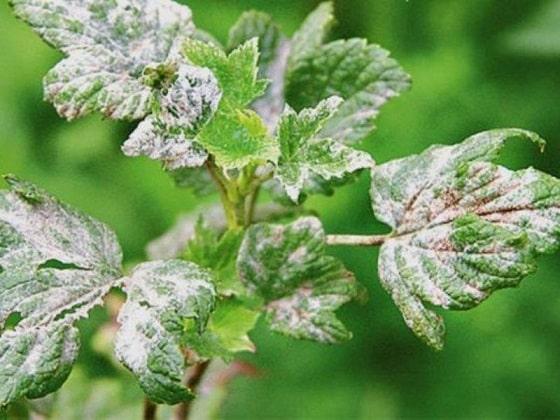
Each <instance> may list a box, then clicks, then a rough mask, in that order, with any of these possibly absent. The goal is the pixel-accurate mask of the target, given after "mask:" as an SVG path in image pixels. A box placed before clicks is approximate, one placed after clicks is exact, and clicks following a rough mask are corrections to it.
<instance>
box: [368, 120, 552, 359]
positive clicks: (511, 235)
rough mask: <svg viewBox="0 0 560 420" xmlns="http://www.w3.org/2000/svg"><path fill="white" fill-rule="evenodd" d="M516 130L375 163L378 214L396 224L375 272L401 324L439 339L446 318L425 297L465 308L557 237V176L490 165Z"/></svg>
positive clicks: (524, 268)
mask: <svg viewBox="0 0 560 420" xmlns="http://www.w3.org/2000/svg"><path fill="white" fill-rule="evenodd" d="M517 137H520V138H525V139H531V140H533V141H535V142H537V143H538V144H540V145H542V144H543V141H542V139H540V138H539V137H538V136H537V135H536V134H533V133H530V132H526V131H523V130H516V129H506V130H494V131H488V132H484V133H480V134H477V135H475V136H472V137H470V138H468V139H467V140H465V141H464V142H463V143H461V144H459V145H456V146H435V147H432V148H430V149H428V150H427V151H425V152H424V153H422V154H420V155H416V156H411V157H408V158H404V159H400V160H396V161H392V162H389V163H387V164H385V165H381V166H378V167H377V168H375V169H374V170H373V172H372V174H373V175H372V177H373V182H372V200H373V209H374V212H375V215H376V216H377V218H379V219H380V220H381V221H383V222H385V223H387V224H388V225H389V226H391V227H392V228H393V234H392V236H391V237H390V239H389V240H387V241H386V242H385V244H384V245H383V246H382V248H381V251H380V261H379V276H380V279H381V282H382V284H383V286H384V287H385V288H386V289H387V291H388V292H389V293H390V294H391V296H392V297H393V300H394V301H395V303H396V305H397V306H398V308H399V309H400V311H401V312H402V314H403V317H404V319H405V321H406V323H407V325H408V326H409V327H410V328H411V329H412V330H413V331H414V333H415V334H416V335H418V336H419V337H420V338H422V339H423V340H424V341H426V342H427V343H428V344H430V345H431V346H433V347H435V348H437V349H439V348H441V347H442V346H443V337H444V325H443V320H442V319H441V318H440V317H439V316H438V315H437V314H436V313H435V312H434V311H433V310H432V309H430V308H429V307H427V306H426V304H429V305H434V306H440V307H443V308H446V309H469V308H472V307H474V306H477V305H478V304H479V303H480V302H482V301H483V300H485V299H486V298H488V297H489V296H490V295H491V294H492V292H494V291H496V290H498V289H502V288H506V287H514V286H517V285H518V284H519V282H520V281H521V280H522V279H523V278H524V277H525V276H527V275H528V274H530V273H532V272H533V271H535V269H536V266H535V257H536V256H537V255H539V254H543V253H550V252H552V251H554V250H556V249H557V247H558V244H559V241H560V181H559V180H557V179H556V178H553V177H552V176H549V175H546V174H544V173H542V172H539V171H537V170H535V169H532V168H531V169H525V170H520V171H511V170H509V169H506V168H504V167H501V166H498V165H495V164H493V163H490V162H491V161H492V160H494V159H496V158H497V156H498V153H499V151H500V150H501V148H502V147H503V145H504V142H505V141H506V140H507V139H509V138H517Z"/></svg>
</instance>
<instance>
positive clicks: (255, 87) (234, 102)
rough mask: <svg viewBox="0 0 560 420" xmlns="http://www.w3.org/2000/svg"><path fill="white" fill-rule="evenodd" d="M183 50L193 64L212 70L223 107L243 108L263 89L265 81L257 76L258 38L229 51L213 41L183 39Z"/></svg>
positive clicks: (262, 91)
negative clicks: (221, 94) (225, 50)
mask: <svg viewBox="0 0 560 420" xmlns="http://www.w3.org/2000/svg"><path fill="white" fill-rule="evenodd" d="M183 53H184V55H185V58H186V59H187V60H188V61H189V62H191V63H192V64H194V65H195V66H199V67H205V68H208V69H210V70H211V71H212V72H213V73H214V75H215V76H216V78H217V79H218V82H219V84H220V87H221V89H222V91H223V102H224V107H230V108H234V109H241V108H244V107H245V106H247V105H249V104H250V103H251V102H252V101H253V100H254V99H256V98H257V97H259V96H261V95H262V94H263V93H264V91H265V89H266V83H265V82H264V81H262V80H259V79H258V78H257V74H258V60H259V50H258V39H257V38H253V39H251V40H249V41H247V42H246V43H244V44H243V45H241V46H239V47H238V48H236V49H235V50H233V51H232V52H231V53H230V54H229V55H226V53H225V52H224V51H223V50H221V49H220V48H219V47H217V46H216V45H213V44H207V43H204V42H202V41H198V40H194V39H189V40H187V41H186V42H185V43H184V47H183Z"/></svg>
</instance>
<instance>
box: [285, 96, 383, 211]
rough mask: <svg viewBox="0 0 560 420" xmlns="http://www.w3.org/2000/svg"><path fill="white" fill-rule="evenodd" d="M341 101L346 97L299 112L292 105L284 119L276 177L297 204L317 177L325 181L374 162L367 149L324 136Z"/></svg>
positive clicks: (341, 176)
mask: <svg viewBox="0 0 560 420" xmlns="http://www.w3.org/2000/svg"><path fill="white" fill-rule="evenodd" d="M341 103H342V99H341V98H338V97H336V96H335V97H332V98H329V99H327V100H324V101H322V102H321V103H319V105H317V107H316V108H314V109H304V110H303V111H301V112H300V113H299V114H297V113H296V112H295V111H293V110H292V109H291V108H288V109H287V110H286V111H285V112H284V114H283V115H282V118H281V119H280V123H279V127H278V142H279V143H280V159H279V161H278V169H277V171H276V173H275V178H276V179H277V180H278V181H279V182H280V184H281V185H282V187H283V188H284V189H285V191H286V193H287V194H288V196H289V197H290V199H291V200H292V201H294V202H296V203H297V202H298V200H299V197H300V194H301V192H302V190H303V189H304V187H305V186H306V184H310V183H312V182H314V180H315V178H320V179H321V180H324V181H330V180H333V179H342V178H344V177H345V176H346V175H348V174H351V173H353V172H356V171H358V170H360V169H364V168H370V167H372V166H373V164H374V162H373V159H372V158H371V157H370V156H369V155H368V154H367V153H366V152H361V151H357V150H354V149H352V148H350V147H347V146H344V145H343V144H342V143H339V142H337V141H334V140H331V139H328V138H322V137H320V133H321V129H322V128H323V126H324V124H325V123H328V120H329V119H330V118H331V117H332V116H333V114H335V113H336V112H337V110H338V109H339V107H340V105H341Z"/></svg>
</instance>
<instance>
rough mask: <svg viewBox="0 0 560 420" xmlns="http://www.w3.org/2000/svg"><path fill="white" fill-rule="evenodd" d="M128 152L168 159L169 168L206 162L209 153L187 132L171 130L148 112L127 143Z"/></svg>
mask: <svg viewBox="0 0 560 420" xmlns="http://www.w3.org/2000/svg"><path fill="white" fill-rule="evenodd" d="M122 151H123V153H124V154H125V155H126V156H130V157H137V156H147V157H149V158H150V159H153V160H159V161H161V162H163V163H164V165H165V168H166V169H169V170H176V169H181V168H197V167H200V166H202V165H204V163H205V162H206V159H208V153H207V152H206V151H205V150H204V149H203V148H202V146H200V145H199V144H197V143H196V142H194V141H193V140H189V139H187V138H186V137H185V135H184V134H183V133H178V134H170V133H169V132H168V131H166V130H165V129H162V128H160V127H158V125H157V122H156V121H155V118H154V117H152V116H148V117H147V118H146V119H145V120H144V121H142V122H141V123H140V124H139V125H138V127H137V128H136V130H134V131H133V132H132V134H131V135H130V137H129V139H128V140H127V141H126V142H125V143H124V144H123V146H122Z"/></svg>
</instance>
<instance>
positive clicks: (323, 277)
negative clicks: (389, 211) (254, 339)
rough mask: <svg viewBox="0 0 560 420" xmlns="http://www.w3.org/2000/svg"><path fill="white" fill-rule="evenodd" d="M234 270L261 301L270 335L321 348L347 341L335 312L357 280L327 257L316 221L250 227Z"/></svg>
mask: <svg viewBox="0 0 560 420" xmlns="http://www.w3.org/2000/svg"><path fill="white" fill-rule="evenodd" d="M237 267H238V272H239V276H240V278H241V281H242V282H243V283H244V285H245V286H246V287H247V288H248V289H249V290H251V291H253V292H254V293H256V294H257V295H259V296H261V297H262V298H263V299H264V300H265V302H266V311H267V314H268V316H267V319H268V321H269V324H270V326H271V328H272V329H273V330H274V331H278V332H281V333H283V334H286V335H290V336H293V337H296V338H302V339H309V340H315V341H320V342H325V343H333V342H337V341H341V340H344V339H347V338H349V337H350V333H349V332H348V331H347V330H346V328H345V327H344V325H343V324H342V323H341V322H340V321H339V320H338V319H337V318H336V316H335V313H334V312H335V311H336V309H338V308H339V307H340V306H341V305H343V304H344V303H346V302H348V301H349V300H351V299H352V298H353V297H354V296H355V294H356V283H355V279H354V277H353V276H352V274H351V273H349V272H348V271H346V269H345V268H344V267H343V265H342V264H341V263H340V262H339V261H338V260H336V259H335V258H333V257H331V256H328V255H325V234H324V232H323V229H322V226H321V222H320V221H319V220H318V219H316V218H312V217H307V218H301V219H298V220H297V221H295V222H294V223H292V224H289V225H286V226H282V225H269V224H259V225H254V226H252V227H251V228H249V230H248V231H247V233H246V235H245V239H244V240H243V243H242V245H241V249H240V251H239V257H238V261H237Z"/></svg>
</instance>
